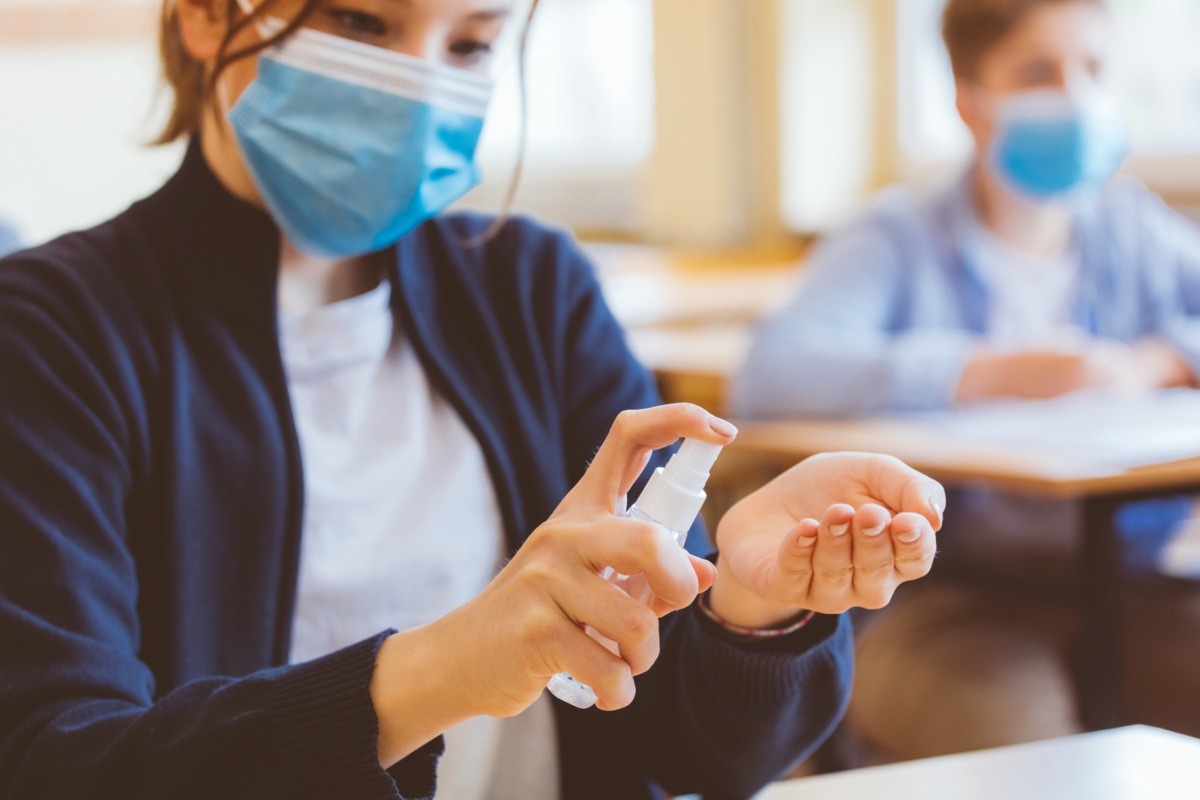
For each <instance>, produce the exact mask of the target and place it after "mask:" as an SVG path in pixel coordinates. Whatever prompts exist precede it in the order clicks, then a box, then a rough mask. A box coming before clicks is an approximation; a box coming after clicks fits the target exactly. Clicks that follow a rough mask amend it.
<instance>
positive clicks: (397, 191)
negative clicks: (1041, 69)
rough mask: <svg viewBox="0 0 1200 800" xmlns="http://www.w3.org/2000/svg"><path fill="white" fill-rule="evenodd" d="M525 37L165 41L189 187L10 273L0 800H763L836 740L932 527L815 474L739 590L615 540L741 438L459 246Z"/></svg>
mask: <svg viewBox="0 0 1200 800" xmlns="http://www.w3.org/2000/svg"><path fill="white" fill-rule="evenodd" d="M534 6H536V4H534ZM513 16H518V9H516V8H514V5H513V3H512V2H510V0H238V1H237V2H225V0H171V1H170V2H167V3H166V4H165V5H164V9H163V56H164V68H165V73H166V76H167V78H168V80H169V82H170V85H171V88H172V90H173V92H174V99H175V105H174V113H173V115H172V117H171V120H170V123H169V126H168V128H167V131H166V133H165V135H164V140H173V139H176V138H179V137H188V138H189V139H190V145H189V148H188V152H187V155H186V157H185V159H184V162H183V165H182V166H181V168H180V170H179V172H178V173H177V174H176V175H175V176H174V177H173V178H171V180H170V181H169V182H168V183H167V184H166V185H165V186H164V187H163V188H162V189H161V190H160V191H159V192H157V193H155V194H154V195H153V196H151V197H149V198H147V199H146V200H144V201H141V202H139V203H137V204H135V205H134V206H132V207H131V208H130V209H129V210H128V211H126V212H125V213H123V214H121V215H120V216H118V217H117V218H115V219H114V220H112V221H110V222H108V223H105V224H103V225H100V226H99V227H97V228H95V229H93V230H90V231H85V232H81V233H77V234H71V235H68V236H65V237H63V238H61V239H59V240H56V241H54V242H51V243H49V244H46V245H44V246H41V247H38V248H36V249H33V250H28V251H25V252H22V253H18V254H16V255H13V256H10V257H9V258H7V259H5V260H4V261H3V262H2V263H0V317H2V318H3V319H4V325H3V334H0V373H2V374H3V375H4V381H3V382H0V387H2V388H0V412H2V413H0V541H2V542H3V547H2V548H0V552H2V553H3V557H2V558H0V642H2V643H3V646H2V647H0V794H3V795H4V796H5V797H9V798H13V799H14V800H20V799H21V798H35V797H36V798H44V797H73V798H80V799H81V800H86V799H87V798H109V797H122V798H163V797H173V798H214V797H221V798H233V797H253V798H281V799H282V798H288V799H289V800H294V798H330V797H337V798H372V799H374V798H400V797H408V798H415V797H428V796H431V795H432V794H433V793H434V791H435V786H436V791H437V793H438V796H439V797H446V798H495V799H496V800H503V799H504V798H523V799H525V798H552V797H563V798H592V797H594V798H615V797H619V798H649V797H651V796H657V792H658V789H657V788H656V787H662V788H663V789H665V790H666V791H669V792H671V793H677V794H683V793H690V792H703V793H704V794H706V795H710V796H720V797H743V796H748V795H749V794H751V793H753V792H754V791H756V790H757V789H758V788H759V787H760V786H762V785H763V784H765V783H766V782H768V781H770V780H772V779H773V778H775V777H777V776H778V775H780V774H782V773H784V772H785V771H786V770H787V769H788V768H789V767H790V765H792V764H793V763H794V762H795V761H797V760H799V759H801V758H803V757H804V756H805V755H806V754H807V753H808V752H810V751H811V750H812V749H813V748H814V747H815V746H816V745H817V744H818V743H819V742H820V741H821V739H822V738H823V737H824V736H825V735H826V733H827V732H828V731H829V729H830V728H831V726H832V725H833V724H834V722H835V721H836V719H837V717H838V716H839V714H840V713H841V710H842V708H843V706H844V704H845V702H846V697H847V691H848V679H849V674H850V639H849V629H848V623H847V622H846V621H845V619H844V617H843V615H842V612H844V611H845V610H846V609H848V608H850V607H852V606H856V605H866V606H872V607H878V606H880V605H883V604H885V603H886V602H887V601H888V600H889V598H890V597H891V593H892V591H893V590H894V589H895V587H896V586H897V584H899V583H900V582H902V581H905V580H909V579H913V578H917V577H920V576H921V575H923V574H925V572H926V571H927V570H928V568H929V565H930V562H931V559H932V555H933V550H934V530H935V529H936V528H937V527H938V526H939V525H940V519H941V508H942V506H943V504H944V502H945V500H944V494H943V493H942V491H941V488H940V487H939V486H938V485H937V484H936V483H934V482H933V481H930V480H928V479H927V478H925V477H923V476H921V475H918V474H916V473H914V472H913V471H912V470H909V469H908V468H906V467H904V466H903V465H901V464H899V463H898V462H895V461H893V460H889V459H884V458H874V457H868V456H861V455H833V456H827V457H824V458H818V459H812V460H809V461H807V462H805V463H804V464H802V465H799V466H798V467H796V468H794V469H792V470H790V471H789V472H787V473H785V474H784V475H783V476H781V477H780V478H778V479H776V480H775V481H773V482H772V483H770V484H768V485H767V486H766V487H764V488H763V489H761V490H759V491H758V492H756V493H754V494H752V495H751V496H749V497H748V498H747V499H746V500H744V501H743V502H742V503H740V504H739V505H738V506H737V507H736V508H735V509H734V510H732V511H731V512H730V513H729V514H727V515H726V517H725V518H724V520H722V523H721V526H720V528H719V530H718V532H717V533H718V535H717V539H718V543H719V544H720V546H721V552H720V556H719V557H715V556H712V554H711V548H710V547H709V545H708V543H707V538H706V536H705V533H704V530H703V528H702V526H700V525H699V524H697V525H696V526H694V527H693V528H692V530H691V532H690V536H689V537H688V542H687V546H688V548H689V549H688V550H687V551H685V550H684V549H681V548H679V547H678V546H676V544H675V542H674V541H673V539H672V538H671V536H670V534H669V533H668V532H667V531H666V530H665V529H663V528H661V527H660V526H658V525H655V524H653V523H648V522H643V521H638V520H633V519H628V518H625V517H624V516H623V515H619V514H617V513H615V510H616V509H618V508H620V507H621V505H622V503H623V499H624V497H625V495H626V494H627V493H629V492H631V491H632V492H635V493H636V492H637V491H639V490H640V487H641V486H642V485H643V483H644V477H645V475H647V474H648V471H649V470H650V469H652V468H653V467H655V466H657V465H658V464H660V463H662V462H663V460H664V457H663V455H662V453H660V452H656V451H660V450H661V449H662V448H664V447H666V446H668V445H671V444H672V443H674V442H675V441H676V440H677V439H678V438H680V437H687V438H694V439H698V440H701V441H703V442H707V443H710V444H718V445H724V444H727V443H729V442H730V441H731V440H732V439H733V437H734V435H735V431H734V430H733V429H732V427H731V426H730V425H729V424H728V423H726V422H724V421H722V420H719V419H716V418H714V417H711V416H710V415H709V414H707V413H706V412H704V411H703V410H701V409H698V408H695V407H689V406H667V407H655V406H656V402H657V398H656V396H655V393H654V389H653V386H652V384H651V382H650V380H649V379H648V377H647V375H646V373H645V371H644V370H643V369H642V368H641V367H640V366H639V365H638V364H637V363H636V362H635V361H634V359H633V358H632V356H631V355H630V353H629V352H628V350H627V349H626V347H625V344H624V341H623V338H622V335H621V332H620V330H619V328H618V327H617V324H616V323H615V321H614V320H613V318H612V317H611V315H610V314H609V312H608V311H607V309H606V307H605V305H604V302H603V300H602V298H601V295H600V292H599V289H598V286H597V283H596V280H595V278H594V277H593V275H592V273H591V271H590V269H589V268H588V267H587V265H586V264H585V262H584V260H583V259H582V257H581V256H580V254H579V252H578V251H577V249H576V248H575V247H574V245H573V244H572V243H571V242H570V241H569V240H568V238H567V237H566V236H564V235H563V234H562V233H559V232H556V231H552V230H547V229H545V228H542V227H540V226H538V225H535V224H533V223H531V222H529V221H525V220H508V221H502V222H499V223H498V222H497V221H496V220H493V219H490V218H484V217H480V216H474V215H464V214H443V213H441V212H442V211H443V210H444V209H445V208H446V206H447V205H448V204H450V203H451V202H453V201H454V200H455V199H457V198H459V197H461V196H462V195H463V194H464V193H465V192H466V191H467V190H468V189H469V188H470V187H471V186H472V185H473V184H474V183H475V182H476V180H477V178H478V175H477V173H476V169H475V166H474V150H475V145H476V141H477V139H478V137H479V133H480V130H481V128H482V124H483V118H484V115H485V111H486V108H487V105H488V101H489V97H490V89H491V81H490V78H489V71H490V63H489V62H490V61H491V50H492V48H493V47H494V45H495V42H496V41H497V39H498V38H499V37H500V35H501V32H502V29H503V28H504V26H505V24H506V23H507V21H508V20H509V18H510V17H513ZM520 16H523V15H520ZM522 22H524V20H522V19H518V20H517V21H516V22H515V23H513V24H516V25H518V26H519V25H521V24H522ZM628 409H640V410H633V411H630V410H628ZM589 465H590V466H589ZM885 501H886V502H885ZM699 556H710V558H702V557H699ZM880 565H884V568H882V569H881V568H880ZM865 566H871V567H872V569H870V570H865V569H859V570H857V573H856V569H855V568H856V567H865ZM606 567H613V568H615V569H616V570H618V571H619V572H621V573H624V574H627V575H633V574H636V573H642V574H643V575H644V577H645V580H646V582H647V583H648V585H649V586H650V588H651V590H652V593H651V595H650V597H649V599H648V600H647V601H646V602H645V603H643V602H641V601H639V600H636V599H634V598H632V597H630V596H629V595H627V594H625V593H624V592H622V591H620V589H618V588H617V587H616V586H614V585H613V584H611V583H609V582H607V581H605V580H604V579H603V578H601V577H600V575H599V573H600V572H601V571H602V570H603V569H605V568H606ZM851 574H857V575H858V577H856V578H854V579H853V580H843V579H842V577H843V576H846V575H851ZM710 587H711V590H710V591H707V592H706V593H705V594H704V595H703V597H702V599H701V601H697V600H696V598H697V595H698V593H700V592H703V591H705V590H709V589H710ZM585 627H590V628H591V629H594V630H595V631H598V632H599V633H601V634H603V635H604V636H605V637H607V638H608V639H609V640H612V641H613V642H615V644H616V652H613V651H610V650H609V649H608V648H606V647H604V646H602V645H601V644H599V643H598V642H597V641H595V640H594V639H593V638H591V637H590V636H588V635H587V634H586V633H585V630H584V629H585ZM564 671H565V672H569V673H571V674H572V675H573V676H575V677H576V678H578V679H579V680H581V681H583V682H585V683H587V684H588V685H590V686H591V687H592V688H593V689H594V690H595V692H596V695H597V696H598V704H597V705H598V708H591V709H588V710H578V709H575V708H571V707H568V706H566V705H564V704H562V703H559V702H557V701H553V700H551V699H550V697H549V695H547V694H544V693H543V689H544V687H546V685H547V682H548V681H549V680H550V679H551V677H552V676H554V675H556V674H558V673H561V672H564ZM634 676H637V682H636V684H635V682H634ZM635 694H636V697H635ZM443 752H444V757H443V756H442V754H443Z"/></svg>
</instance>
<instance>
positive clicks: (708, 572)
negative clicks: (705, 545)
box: [687, 553, 717, 594]
mask: <svg viewBox="0 0 1200 800" xmlns="http://www.w3.org/2000/svg"><path fill="white" fill-rule="evenodd" d="M687 557H688V561H689V562H690V563H691V565H692V569H693V570H694V571H695V572H696V582H697V587H698V590H699V592H700V593H701V594H703V593H704V592H707V591H708V590H709V589H711V588H712V585H713V584H714V583H716V582H717V567H716V565H714V564H713V563H712V562H711V561H709V560H708V559H707V558H700V556H694V555H692V554H691V553H688V554H687Z"/></svg>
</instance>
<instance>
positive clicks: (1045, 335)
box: [968, 223, 1083, 349]
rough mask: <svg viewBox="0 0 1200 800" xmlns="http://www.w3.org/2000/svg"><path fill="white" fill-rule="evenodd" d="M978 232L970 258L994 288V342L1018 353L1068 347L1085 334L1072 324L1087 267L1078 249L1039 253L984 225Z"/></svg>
mask: <svg viewBox="0 0 1200 800" xmlns="http://www.w3.org/2000/svg"><path fill="white" fill-rule="evenodd" d="M972 228H973V229H972V231H971V233H972V236H971V240H970V242H969V243H968V247H969V254H970V258H971V260H972V263H973V265H974V266H975V268H976V270H977V271H978V272H979V273H980V275H981V277H982V278H983V280H984V282H985V283H986V284H987V287H988V293H989V297H990V305H989V308H988V330H987V335H988V339H989V340H990V341H992V342H994V343H995V344H997V345H999V346H1001V347H1011V348H1013V349H1017V348H1027V347H1046V346H1052V345H1055V344H1062V343H1065V342H1069V341H1071V340H1077V339H1078V338H1080V337H1081V336H1082V335H1083V332H1082V331H1080V330H1079V329H1077V328H1076V327H1075V326H1074V325H1073V324H1072V312H1073V310H1074V307H1075V299H1076V297H1077V295H1078V292H1079V270H1080V266H1081V263H1080V259H1081V256H1080V253H1079V248H1078V247H1077V246H1075V245H1074V244H1072V245H1071V246H1070V247H1068V248H1067V249H1066V250H1065V251H1063V252H1062V253H1057V254H1053V255H1048V256H1047V255H1037V254H1034V253H1028V252H1025V251H1024V250H1019V249H1017V248H1015V247H1013V246H1012V245H1010V244H1009V243H1008V242H1005V241H1004V240H1003V239H1001V238H1000V237H998V236H996V235H995V234H993V233H991V232H990V231H988V230H987V229H986V228H984V227H983V225H982V224H981V223H976V224H975V225H974V226H972Z"/></svg>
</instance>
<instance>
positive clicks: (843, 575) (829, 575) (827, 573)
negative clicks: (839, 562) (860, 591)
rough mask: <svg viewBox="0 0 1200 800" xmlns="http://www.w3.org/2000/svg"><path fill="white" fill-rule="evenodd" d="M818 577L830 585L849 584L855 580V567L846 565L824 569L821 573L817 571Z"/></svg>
mask: <svg viewBox="0 0 1200 800" xmlns="http://www.w3.org/2000/svg"><path fill="white" fill-rule="evenodd" d="M817 577H818V578H819V579H820V580H821V582H822V583H824V584H826V585H828V586H832V587H835V588H836V587H841V586H847V585H849V584H850V582H851V581H852V580H854V567H853V566H846V567H834V568H827V569H822V570H821V571H820V572H819V573H817Z"/></svg>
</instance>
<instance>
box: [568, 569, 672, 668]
mask: <svg viewBox="0 0 1200 800" xmlns="http://www.w3.org/2000/svg"><path fill="white" fill-rule="evenodd" d="M554 599H555V602H557V603H558V605H559V607H560V608H562V610H563V612H564V613H565V614H566V615H567V616H568V617H570V618H571V619H572V620H574V621H575V622H576V623H578V624H581V625H588V626H591V627H592V628H593V629H594V630H595V631H596V632H597V633H599V634H600V635H601V636H603V637H604V638H606V639H608V640H609V641H610V642H612V643H613V644H615V645H616V647H617V652H618V654H619V655H620V656H621V658H622V659H623V660H624V661H625V663H627V664H628V665H629V668H630V670H632V672H633V674H634V675H641V674H642V673H643V672H645V671H646V670H648V669H650V667H651V666H653V664H654V662H655V660H657V659H658V648H659V639H658V617H657V616H656V615H655V613H654V612H653V611H651V610H650V608H649V607H648V606H647V605H646V604H645V603H643V602H640V601H638V600H635V599H634V598H632V597H630V596H629V595H628V594H626V593H625V592H623V591H621V590H620V589H619V588H617V587H616V586H614V585H613V584H611V583H609V582H608V581H606V580H605V579H604V578H601V577H600V576H599V575H590V576H587V577H586V578H584V579H583V580H580V579H579V577H578V576H574V575H573V576H570V577H566V576H563V578H562V582H561V583H560V584H559V586H558V587H557V588H556V591H555V596H554Z"/></svg>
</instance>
